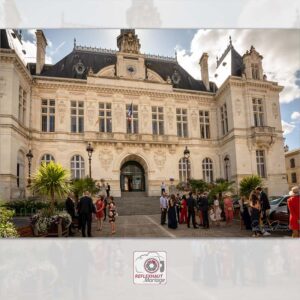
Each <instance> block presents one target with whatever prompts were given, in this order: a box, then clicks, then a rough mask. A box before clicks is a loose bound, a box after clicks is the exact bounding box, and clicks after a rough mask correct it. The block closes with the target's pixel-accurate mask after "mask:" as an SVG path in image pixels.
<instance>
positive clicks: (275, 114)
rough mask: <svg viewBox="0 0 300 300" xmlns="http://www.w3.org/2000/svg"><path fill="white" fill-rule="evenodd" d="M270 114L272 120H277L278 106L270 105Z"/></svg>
mask: <svg viewBox="0 0 300 300" xmlns="http://www.w3.org/2000/svg"><path fill="white" fill-rule="evenodd" d="M272 113H273V116H274V119H277V118H278V115H279V112H278V106H277V104H276V103H275V102H274V103H273V104H272Z"/></svg>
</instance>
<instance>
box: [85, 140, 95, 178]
mask: <svg viewBox="0 0 300 300" xmlns="http://www.w3.org/2000/svg"><path fill="white" fill-rule="evenodd" d="M86 151H87V153H88V156H89V177H90V178H92V155H93V152H94V148H93V147H92V145H91V143H89V144H88V145H87V147H86Z"/></svg>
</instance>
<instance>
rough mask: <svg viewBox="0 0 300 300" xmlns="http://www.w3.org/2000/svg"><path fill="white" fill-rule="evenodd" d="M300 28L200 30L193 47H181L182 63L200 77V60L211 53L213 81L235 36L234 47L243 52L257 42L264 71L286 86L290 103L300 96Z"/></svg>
mask: <svg viewBox="0 0 300 300" xmlns="http://www.w3.org/2000/svg"><path fill="white" fill-rule="evenodd" d="M299 34H300V31H299V30H297V29H291V30H275V29H268V30H262V29H234V30H232V29H231V30H224V29H221V30H215V29H213V30H203V29H201V30H198V31H197V33H196V34H195V35H194V38H193V40H192V42H191V46H190V49H181V50H178V53H177V55H178V61H179V63H180V64H181V65H182V66H183V67H184V68H185V69H186V70H187V71H188V72H189V73H191V75H193V76H194V77H195V78H197V79H200V66H199V59H200V57H201V55H202V53H203V52H207V53H208V55H209V72H210V80H212V81H214V78H213V75H214V73H215V68H216V57H217V56H218V57H220V56H221V55H222V53H223V52H224V51H225V49H226V47H227V46H228V43H229V36H231V37H232V42H233V46H234V48H235V49H236V50H237V51H238V52H239V53H240V54H241V55H243V54H244V53H245V52H246V50H249V49H250V46H251V45H253V46H254V47H255V48H256V50H257V51H258V52H259V53H260V54H261V55H263V57H264V59H263V68H264V73H265V74H266V75H267V77H268V80H271V81H276V82H278V83H279V84H280V85H283V86H284V90H283V91H282V92H281V94H280V102H281V103H289V102H291V101H293V100H294V99H295V98H300V88H299V86H297V85H296V83H295V81H296V76H295V73H296V71H297V70H298V69H299V65H300V64H299V63H300V62H299V60H300V59H299V49H300V39H299Z"/></svg>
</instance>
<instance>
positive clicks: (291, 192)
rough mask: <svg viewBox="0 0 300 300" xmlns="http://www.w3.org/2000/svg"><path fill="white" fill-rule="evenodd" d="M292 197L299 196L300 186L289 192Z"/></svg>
mask: <svg viewBox="0 0 300 300" xmlns="http://www.w3.org/2000/svg"><path fill="white" fill-rule="evenodd" d="M289 195H290V196H297V195H299V187H298V186H294V187H292V190H291V191H290V192H289Z"/></svg>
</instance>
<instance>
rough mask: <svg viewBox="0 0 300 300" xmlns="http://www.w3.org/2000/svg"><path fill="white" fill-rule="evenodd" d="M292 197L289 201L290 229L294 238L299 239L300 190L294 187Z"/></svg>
mask: <svg viewBox="0 0 300 300" xmlns="http://www.w3.org/2000/svg"><path fill="white" fill-rule="evenodd" d="M290 195H291V197H290V198H289V200H288V203H287V204H288V207H289V211H290V224H289V227H290V229H291V230H292V231H293V233H292V237H293V238H298V237H299V230H300V196H299V188H298V187H297V186H294V187H293V188H292V190H291V191H290Z"/></svg>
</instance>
